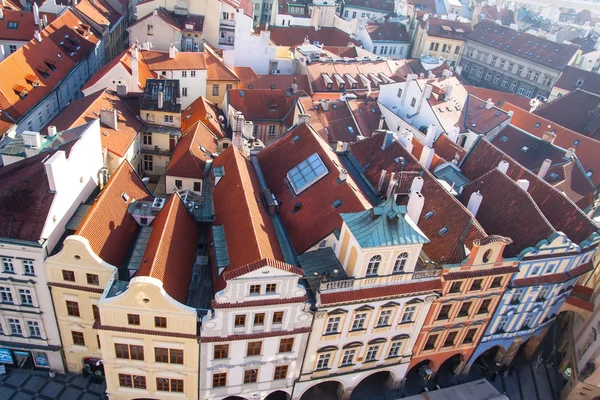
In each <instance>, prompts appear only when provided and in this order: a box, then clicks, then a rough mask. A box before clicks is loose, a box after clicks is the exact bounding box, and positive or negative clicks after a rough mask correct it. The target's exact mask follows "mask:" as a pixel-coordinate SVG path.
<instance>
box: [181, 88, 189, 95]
mask: <svg viewBox="0 0 600 400" xmlns="http://www.w3.org/2000/svg"><path fill="white" fill-rule="evenodd" d="M187 95H188V90H187V88H186V87H182V88H181V96H183V97H187Z"/></svg>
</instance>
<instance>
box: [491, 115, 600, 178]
mask: <svg viewBox="0 0 600 400" xmlns="http://www.w3.org/2000/svg"><path fill="white" fill-rule="evenodd" d="M502 109H503V110H505V111H512V112H513V113H514V114H513V116H512V118H511V120H510V122H511V125H514V126H516V127H518V128H520V129H522V130H524V131H525V132H529V133H531V134H532V135H535V136H537V137H539V138H541V137H542V136H543V134H544V132H545V131H547V130H548V126H550V127H551V128H550V129H551V130H554V131H556V132H555V134H556V139H555V140H554V144H555V145H556V146H559V147H561V148H563V149H569V148H573V149H575V154H576V155H577V158H578V159H579V161H580V162H581V164H582V165H583V167H584V168H585V170H586V171H592V172H594V173H593V174H592V176H591V177H590V180H591V181H592V183H593V184H594V186H599V185H600V174H598V173H597V172H599V171H600V159H599V158H598V154H600V142H598V141H597V140H595V139H592V138H589V137H587V136H585V135H582V134H580V133H577V132H575V131H572V130H570V129H567V128H565V127H563V126H561V125H558V124H556V123H554V122H552V121H550V120H548V119H546V118H542V117H540V116H538V115H535V114H532V113H529V112H527V111H525V110H523V109H521V108H519V107H515V106H514V105H512V104H510V103H504V104H503V105H502Z"/></svg>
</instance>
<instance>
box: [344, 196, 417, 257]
mask: <svg viewBox="0 0 600 400" xmlns="http://www.w3.org/2000/svg"><path fill="white" fill-rule="evenodd" d="M405 214H406V207H405V206H398V205H396V204H395V202H393V201H392V200H391V199H390V200H387V201H385V202H384V203H382V204H380V205H379V206H377V207H374V208H372V209H370V210H365V211H360V212H356V213H343V214H340V216H341V217H342V219H343V220H344V222H345V223H346V225H348V228H349V229H350V232H352V234H353V235H354V237H355V238H356V240H357V241H358V244H359V245H360V247H362V248H369V247H383V246H399V245H405V244H418V243H428V242H429V239H427V236H425V234H424V233H423V232H422V231H421V230H420V229H419V227H417V226H416V225H415V224H414V223H413V222H412V221H410V220H408V219H405V218H404V215H405Z"/></svg>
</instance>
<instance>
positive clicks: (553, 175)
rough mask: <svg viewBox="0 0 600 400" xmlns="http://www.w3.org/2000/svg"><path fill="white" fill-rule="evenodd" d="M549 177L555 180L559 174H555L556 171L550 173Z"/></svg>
mask: <svg viewBox="0 0 600 400" xmlns="http://www.w3.org/2000/svg"><path fill="white" fill-rule="evenodd" d="M548 177H549V178H550V179H551V180H553V181H554V180H556V179H557V178H558V175H557V174H555V173H554V172H551V173H550V175H548Z"/></svg>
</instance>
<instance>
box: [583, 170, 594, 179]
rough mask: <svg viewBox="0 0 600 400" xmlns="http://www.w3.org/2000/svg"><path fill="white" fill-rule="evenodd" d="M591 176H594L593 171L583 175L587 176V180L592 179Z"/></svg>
mask: <svg viewBox="0 0 600 400" xmlns="http://www.w3.org/2000/svg"><path fill="white" fill-rule="evenodd" d="M592 175H594V171H587V172H586V173H585V176H587V177H588V178H591V177H592Z"/></svg>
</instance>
